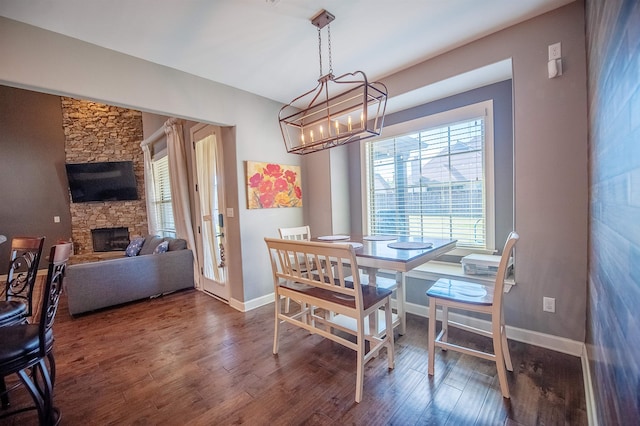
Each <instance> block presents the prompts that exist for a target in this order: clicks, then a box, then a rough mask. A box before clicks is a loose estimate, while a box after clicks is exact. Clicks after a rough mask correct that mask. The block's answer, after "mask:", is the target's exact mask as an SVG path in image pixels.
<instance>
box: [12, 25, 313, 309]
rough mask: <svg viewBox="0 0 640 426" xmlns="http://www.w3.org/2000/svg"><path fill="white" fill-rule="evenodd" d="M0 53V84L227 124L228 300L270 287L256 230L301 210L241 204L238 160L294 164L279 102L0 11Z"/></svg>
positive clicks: (298, 216) (270, 232)
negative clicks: (231, 208)
mask: <svg viewBox="0 0 640 426" xmlns="http://www.w3.org/2000/svg"><path fill="white" fill-rule="evenodd" d="M0 57H2V58H3V61H2V66H1V67H0V84H5V85H7V86H13V87H20V88H25V89H30V90H37V91H41V92H44V93H50V94H56V95H68V96H72V97H75V98H79V99H87V100H94V101H98V102H103V103H106V104H111V105H116V106H122V107H126V108H132V109H137V110H140V111H147V112H152V113H156V114H162V115H167V116H174V117H178V118H185V119H190V120H193V121H198V122H203V123H212V124H219V125H221V126H235V143H236V148H235V149H236V151H235V158H236V160H235V161H236V164H235V167H232V168H231V169H232V170H233V169H235V171H236V176H235V179H231V181H232V182H235V185H236V186H235V187H234V188H229V191H231V192H235V193H236V194H237V200H238V203H239V208H238V211H237V212H236V215H235V219H234V221H237V222H235V223H230V225H232V227H235V228H236V229H241V230H242V231H241V235H239V236H238V238H239V242H238V243H236V244H234V245H233V247H230V249H231V250H230V252H229V253H228V257H229V262H230V263H233V264H235V265H237V264H238V260H239V259H242V263H241V267H242V271H241V272H242V273H241V274H236V275H235V276H239V277H243V279H242V281H237V280H235V281H233V282H232V283H231V285H232V288H231V295H232V298H233V299H234V300H232V302H231V303H232V305H234V306H237V307H238V308H240V309H245V308H249V307H251V306H252V305H248V306H247V305H244V302H245V301H251V300H253V299H257V298H260V297H262V296H265V295H269V294H270V293H272V292H273V281H272V279H271V267H270V265H269V262H268V258H267V256H266V248H265V244H264V237H265V236H271V237H275V236H276V235H277V228H278V227H283V226H295V225H298V224H302V209H299V208H292V209H266V210H248V209H246V195H245V184H244V183H245V178H244V170H245V169H244V163H245V161H247V160H258V161H272V162H279V163H284V164H293V165H298V164H300V159H299V157H298V156H295V155H289V154H287V153H286V151H285V150H284V149H283V142H282V137H281V134H280V129H279V128H278V122H277V116H278V111H279V109H280V106H281V105H280V104H279V103H277V102H275V101H271V100H269V99H265V98H262V97H259V96H256V95H253V94H250V93H247V92H244V91H241V90H237V89H234V88H231V87H228V86H225V85H222V84H218V83H213V82H210V81H207V80H204V79H202V78H198V77H195V76H193V75H189V74H185V73H182V72H178V71H176V70H174V69H171V68H168V67H163V66H159V65H156V64H152V63H150V62H146V61H142V60H139V59H136V58H133V57H130V56H127V55H122V54H118V53H116V52H113V51H110V50H107V49H102V48H99V47H97V46H95V45H91V44H89V43H84V42H80V41H78V40H75V39H72V38H69V37H65V36H61V35H59V34H55V33H52V32H49V31H45V30H42V29H39V28H36V27H32V26H29V25H25V24H22V23H18V22H16V21H12V20H9V19H6V18H2V17H0ZM146 136H149V135H146ZM225 155H226V154H225ZM230 155H232V153H230ZM232 222H233V221H232ZM260 302H261V300H258V301H257V302H256V303H260Z"/></svg>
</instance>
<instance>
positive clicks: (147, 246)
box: [140, 235, 162, 255]
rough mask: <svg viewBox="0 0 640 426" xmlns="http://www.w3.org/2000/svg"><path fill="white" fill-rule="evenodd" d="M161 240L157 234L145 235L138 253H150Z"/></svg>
mask: <svg viewBox="0 0 640 426" xmlns="http://www.w3.org/2000/svg"><path fill="white" fill-rule="evenodd" d="M161 242H162V237H159V236H157V235H147V237H146V238H145V239H144V244H142V250H140V255H145V254H152V253H153V251H154V250H155V249H156V247H158V244H160V243H161Z"/></svg>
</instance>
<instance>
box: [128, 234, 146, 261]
mask: <svg viewBox="0 0 640 426" xmlns="http://www.w3.org/2000/svg"><path fill="white" fill-rule="evenodd" d="M143 243H144V238H143V237H138V238H134V239H133V240H131V242H130V243H129V245H128V246H127V249H126V250H125V251H124V252H125V254H126V255H127V256H129V257H133V256H137V255H138V253H140V249H142V244H143Z"/></svg>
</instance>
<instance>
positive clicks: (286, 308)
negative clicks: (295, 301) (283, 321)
mask: <svg viewBox="0 0 640 426" xmlns="http://www.w3.org/2000/svg"><path fill="white" fill-rule="evenodd" d="M290 307H291V298H290V297H285V298H284V312H285V313H286V314H288V313H289V308H290Z"/></svg>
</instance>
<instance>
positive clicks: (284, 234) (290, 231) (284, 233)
mask: <svg viewBox="0 0 640 426" xmlns="http://www.w3.org/2000/svg"><path fill="white" fill-rule="evenodd" d="M278 234H280V238H282V239H283V240H297V241H311V227H310V226H309V225H305V226H295V227H292V228H278ZM300 260H302V259H300ZM298 264H299V265H302V266H301V267H302V268H305V267H306V266H304V265H307V263H306V262H303V261H300V262H298ZM300 272H302V273H305V272H309V271H307V270H301V271H300ZM290 307H291V298H289V297H287V298H286V299H285V302H284V311H285V312H286V313H289V309H290Z"/></svg>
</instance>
